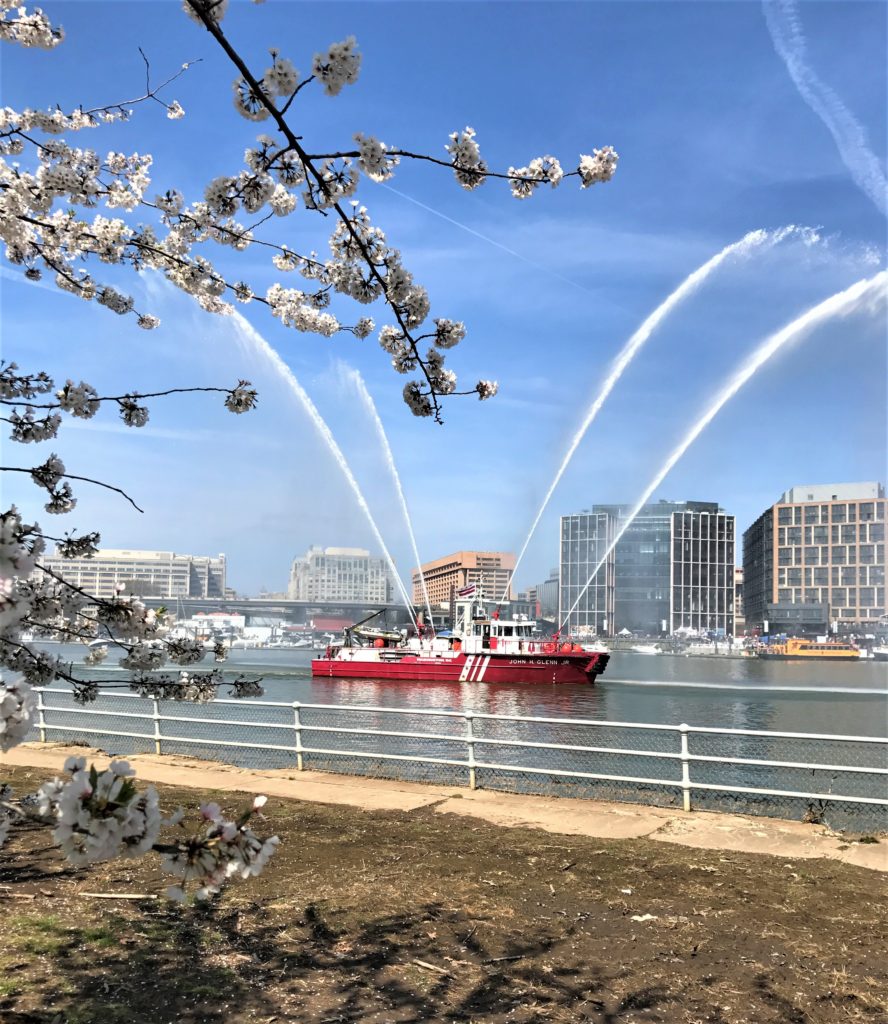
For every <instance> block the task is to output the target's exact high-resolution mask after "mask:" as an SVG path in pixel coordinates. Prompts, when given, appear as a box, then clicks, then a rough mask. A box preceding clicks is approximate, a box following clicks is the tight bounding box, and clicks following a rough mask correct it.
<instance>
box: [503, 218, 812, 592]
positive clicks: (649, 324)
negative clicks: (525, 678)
mask: <svg viewBox="0 0 888 1024" xmlns="http://www.w3.org/2000/svg"><path fill="white" fill-rule="evenodd" d="M796 234H798V235H801V236H802V237H806V238H810V239H811V240H816V239H817V236H816V234H815V233H814V232H812V231H811V229H810V228H797V227H795V226H794V225H790V226H789V227H785V228H780V229H778V230H777V231H762V230H759V231H750V232H749V233H748V234H746V235H744V236H743V238H741V239H740V240H739V241H737V242H733V243H732V244H731V245H728V246H725V248H724V249H722V251H721V252H719V253H716V255H715V256H713V257H712V258H711V259H709V260H707V261H706V262H705V263H704V264H703V265H702V266H700V267H698V268H697V269H696V270H695V271H694V272H693V273H692V274H689V275H688V276H687V277H686V278H685V279H684V281H682V283H681V284H680V285H679V286H678V287H677V288H676V289H675V291H674V292H672V294H671V295H669V296H668V297H667V298H666V299H664V301H663V302H661V303H660V305H659V306H657V308H656V309H655V310H654V311H653V313H651V315H650V316H649V317H648V318H647V319H646V320H645V321H644V323H643V324H642V325H641V326H640V327H639V328H638V330H637V331H636V332H635V333H634V334H633V335H632V337H631V338H630V339H629V340H628V341H627V342H626V344H625V345H624V346H623V348H622V350H621V351H620V354H619V355H618V356H617V358H616V359H615V360H614V364H613V366H612V368H611V371H610V373H609V374H608V376H607V378H606V379H605V381H604V383H603V384H602V385H601V390H600V391H599V392H598V394H597V395H596V396H595V399H594V401H593V402H592V404H591V405H590V406H589V409H588V410H587V412H586V415H585V417H584V419H583V422H582V423H581V424H580V427H579V429H578V430H577V432H576V433H575V434H574V436H573V439H572V440H571V442H570V444H569V445H568V447H567V451H566V452H565V453H564V458H563V459H562V460H561V465H560V466H559V467H558V470H557V472H556V473H555V476H554V478H553V479H552V483H551V484H550V485H549V489H548V491H546V495H545V497H544V498H543V501H542V504H541V505H540V508H539V511H538V512H537V514H536V517H535V518H534V521H533V522H532V523H531V526H530V530H529V531H528V534H527V537H526V538H525V540H524V544H522V546H521V551H520V552H519V553H518V558H517V559H516V560H515V568H514V569H513V570H512V578H513V579H514V577H515V574H516V573H517V572H518V566H519V565H520V563H521V559H522V558H523V557H524V554H525V552H526V551H527V546H528V545H529V544H530V541H531V538H532V537H533V535H534V533H535V532H536V528H537V526H539V523H540V519H542V517H543V512H545V510H546V506H547V505H548V504H549V501H550V500H551V498H552V495H553V494H554V493H555V488H556V487H557V486H558V484H559V483H560V481H561V478H562V476H564V471H565V470H566V469H567V467H568V466H569V465H570V461H571V459H572V458H573V457H574V453H575V452H576V450H577V448H578V447H579V445H580V442H581V441H582V440H583V438H584V437H585V436H586V431H587V430H588V429H589V427H590V426H591V425H592V422H593V420H594V419H595V417H596V416H597V415H598V413H599V412H600V411H601V407H602V406H603V405H604V403H605V401H606V400H607V396H608V395H609V394H610V393H611V391H613V389H614V386H615V385H616V383H617V381H618V380H619V379H620V377H621V376H622V375H623V371H624V370H625V369H626V367H627V366H628V365H629V364H630V363H631V362H632V360H633V359H634V358H635V355H636V353H637V352H638V350H639V349H640V348H641V347H642V345H644V343H645V342H646V341H647V340H648V338H649V337H650V336H651V335H652V334H653V333H654V331H655V330H656V329H657V328H658V327H659V326H660V324H661V323H662V322H663V321H664V320H665V319H666V317H667V316H668V315H669V314H670V313H671V312H672V310H673V309H675V307H676V306H677V305H678V304H679V303H680V302H682V301H683V300H684V299H686V298H688V296H690V295H692V294H693V293H694V292H695V291H696V290H697V288H699V287H700V285H701V284H703V282H704V281H705V280H706V278H707V277H709V275H710V274H711V273H712V272H713V271H714V270H715V269H716V268H717V267H718V266H720V265H721V264H722V263H724V261H725V260H726V259H728V258H729V257H731V256H745V255H746V254H747V253H749V252H751V251H752V250H753V249H754V248H757V247H758V248H761V247H767V248H771V247H773V246H775V245H777V243H778V242H782V241H783V239H784V238H786V237H787V236H789V235H796ZM507 592H508V591H506V593H507ZM506 593H504V594H503V596H502V597H501V598H500V603H502V601H503V600H504V599H505V596H506Z"/></svg>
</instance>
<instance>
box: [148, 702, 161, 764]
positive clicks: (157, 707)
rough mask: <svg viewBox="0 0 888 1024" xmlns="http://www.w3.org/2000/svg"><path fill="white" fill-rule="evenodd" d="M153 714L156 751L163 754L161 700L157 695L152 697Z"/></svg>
mask: <svg viewBox="0 0 888 1024" xmlns="http://www.w3.org/2000/svg"><path fill="white" fill-rule="evenodd" d="M151 704H152V708H153V710H152V714H151V717H152V718H153V719H154V753H155V754H162V753H163V750H162V749H161V746H160V702H159V701H158V699H157V697H152V698H151Z"/></svg>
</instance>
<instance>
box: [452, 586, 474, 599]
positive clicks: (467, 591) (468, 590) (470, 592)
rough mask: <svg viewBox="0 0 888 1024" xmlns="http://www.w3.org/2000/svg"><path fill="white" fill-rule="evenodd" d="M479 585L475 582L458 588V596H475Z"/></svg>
mask: <svg viewBox="0 0 888 1024" xmlns="http://www.w3.org/2000/svg"><path fill="white" fill-rule="evenodd" d="M477 589H478V588H477V586H476V585H475V584H474V583H470V584H469V585H468V586H467V587H463V588H462V589H461V590H457V592H456V596H457V597H474V596H475V591H476V590H477Z"/></svg>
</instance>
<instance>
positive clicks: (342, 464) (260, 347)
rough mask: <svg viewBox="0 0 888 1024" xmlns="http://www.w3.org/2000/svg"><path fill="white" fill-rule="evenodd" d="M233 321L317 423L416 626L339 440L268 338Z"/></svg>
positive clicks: (238, 317)
mask: <svg viewBox="0 0 888 1024" xmlns="http://www.w3.org/2000/svg"><path fill="white" fill-rule="evenodd" d="M232 319H233V322H234V324H235V325H236V327H237V330H238V333H239V335H240V337H241V338H243V339H244V341H246V343H247V344H248V345H249V346H250V348H251V349H252V350H253V351H254V352H256V353H258V354H259V355H261V356H262V357H263V358H264V359H265V360H266V361H267V362H268V363H270V364H271V365H272V366H273V367H274V370H275V372H276V373H277V375H278V376H279V377H280V378H281V380H283V381H284V383H285V384H286V385H287V387H288V388H289V389H290V391H292V392H293V394H294V395H295V396H296V398H297V399H298V400H299V403H300V404H301V405H302V408H303V409H305V411H306V412H307V413H308V415H309V418H310V419H311V421H312V423H313V424H314V427H315V429H316V430H317V432H318V433H319V434H320V435H321V438H322V439H323V441H324V443H325V444H326V445H327V447H328V448H329V449H330V454H331V455H332V456H333V458H334V459H335V460H336V464H337V465H338V466H339V468H340V469H341V470H342V474H343V476H344V477H345V479H346V480H347V482H348V485H349V487H350V488H351V490H352V493H353V494H354V496H355V499H356V500H357V502H358V505H359V506H360V509H361V511H362V512H363V513H364V516H365V518H366V520H367V522H368V524H369V525H370V529H371V530H372V531H373V536H374V538H375V539H376V543H377V544H378V545H379V547H380V549H381V550H382V553H383V555H384V556H385V560H386V561H387V562H388V565H389V568H390V569H391V572H392V577H393V579H394V581H395V583H396V584H397V587H398V590H399V592H400V594H401V597H403V599H404V603H405V604H406V605H407V611H408V613H409V614H410V618H411V619H412V620H413V623H414V625H415V624H416V618H415V616H414V614H413V602H412V601H411V599H410V596H409V594H408V593H407V591H406V590H405V588H404V584H403V582H402V581H401V577H400V575H399V574H398V569H397V566H396V565H395V561H394V559H393V558H392V556H391V553H390V552H389V549H388V548H387V547H386V544H385V541H384V540H383V539H382V534H381V533H380V532H379V527H378V526H377V525H376V520H375V519H374V518H373V513H372V512H371V511H370V506H369V505H368V504H367V501H366V499H365V498H364V494H363V492H362V491H361V488H360V487H359V485H358V481H357V480H356V479H355V475H354V473H352V471H351V466H349V464H348V460H347V459H346V457H345V455H344V454H343V452H342V449H341V448H340V447H339V445H338V444H337V443H336V439H335V438H334V437H333V434H332V432H331V431H330V428H329V427H328V426H327V422H326V420H325V419H324V417H323V416H321V414H320V413H319V412H318V410H317V407H316V406H315V404H314V402H313V401H312V400H311V399H310V398H309V397H308V393H307V392H306V390H305V389H304V388H303V387H302V385H301V384H300V383H299V381H298V380H297V379H296V376H295V374H294V373H293V371H292V370H291V369H290V367H289V366H287V364H286V363H285V362H284V361H283V359H281V357H280V355H279V354H278V353H277V352H276V351H275V349H273V348H272V347H271V345H269V344H268V342H267V341H266V340H265V338H263V337H262V335H261V334H260V333H259V332H258V331H257V330H256V328H255V327H253V325H252V324H251V323H250V322H249V320H246V319H245V318H244V317H243V316H241V314H240V313H235V314H234V315H233V318H232Z"/></svg>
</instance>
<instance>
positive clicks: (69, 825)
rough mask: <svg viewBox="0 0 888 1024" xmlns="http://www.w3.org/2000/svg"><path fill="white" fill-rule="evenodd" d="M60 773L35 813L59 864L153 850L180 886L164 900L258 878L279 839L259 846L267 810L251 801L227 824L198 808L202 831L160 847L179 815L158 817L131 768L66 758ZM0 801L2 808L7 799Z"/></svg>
mask: <svg viewBox="0 0 888 1024" xmlns="http://www.w3.org/2000/svg"><path fill="white" fill-rule="evenodd" d="M0 693H2V691H0ZM2 707H3V698H2V697H0V708H2ZM0 721H2V719H0ZM0 736H2V733H0ZM64 774H65V777H64V778H55V779H53V780H52V781H51V782H47V783H45V784H44V785H43V786H41V787H40V789H39V790H38V792H37V794H36V800H35V801H34V805H35V808H34V809H35V811H36V814H37V815H39V816H40V817H41V818H42V819H43V820H44V821H49V822H50V823H51V824H52V825H53V828H52V836H53V839H54V840H55V842H56V843H57V844H58V846H59V847H60V848H61V851H62V853H63V854H64V856H65V858H66V859H67V860H68V861H69V862H70V863H72V864H74V865H76V866H78V867H81V866H84V865H87V864H93V863H96V862H99V861H108V860H113V859H115V858H117V857H122V858H134V857H141V856H143V855H144V854H146V853H149V852H150V851H155V852H157V853H159V854H160V856H161V870H163V871H164V872H166V873H167V874H169V875H172V876H173V877H174V878H176V879H177V880H178V881H177V884H175V885H173V886H170V888H169V889H168V890H167V895H168V896H169V898H170V899H173V900H176V901H180V902H181V901H182V900H184V899H185V897H186V888H187V887H188V886H189V885H191V884H194V885H196V886H197V889H196V891H195V893H194V896H195V898H196V899H207V898H208V897H209V896H210V895H212V894H214V893H217V892H219V890H220V889H221V887H222V885H224V884H225V882H226V881H228V880H229V879H231V878H235V877H239V878H250V877H254V876H256V875H259V874H261V873H262V871H263V870H264V868H265V866H266V865H267V864H268V861H269V860H270V858H271V857H272V855H273V854H274V852H275V850H276V848H277V846H278V837H277V836H271V837H270V838H268V839H261V838H260V837H259V836H258V835H257V834H256V833H255V832H254V831H253V829H252V828H251V827H250V821H251V819H252V818H253V816H254V815H255V814H257V813H258V812H260V810H261V808H262V807H263V806H264V805H265V803H266V798H265V797H264V796H257V797H256V798H255V799H254V800H253V803H252V806H251V807H250V808H249V809H248V810H246V811H245V812H244V813H243V814H241V815H240V816H239V817H238V818H236V819H235V820H228V819H226V818H225V817H224V815H223V814H222V811H221V809H220V807H219V805H218V804H215V803H209V804H203V805H202V806H201V808H200V813H201V818H202V819H203V822H204V823H205V824H204V825H203V827H202V830H201V831H200V832H198V833H197V834H196V835H193V836H189V837H187V838H183V839H176V840H175V841H173V842H166V843H161V842H159V839H160V832H161V828H162V826H164V825H167V826H180V825H181V824H182V822H183V819H184V816H185V815H184V811H183V810H182V809H181V808H179V809H178V810H177V811H176V812H175V813H174V814H172V815H170V816H169V817H167V818H163V817H162V815H161V811H160V803H159V799H158V795H157V790H156V789H155V788H154V787H153V786H148V787H147V788H146V789H145V790H143V791H140V790H139V789H137V787H136V784H135V771H134V770H133V768H132V767H131V766H130V764H129V762H127V761H111V762H110V764H109V765H108V767H107V768H106V769H105V770H104V771H99V770H98V769H97V768H96V766H95V765H90V766H89V767H87V764H86V760H85V759H84V758H82V757H69V758H68V759H67V760H66V761H65V765H64ZM0 795H2V797H3V798H4V803H5V804H6V803H7V802H8V797H9V796H10V794H9V792H8V791H4V792H3V793H2V794H0ZM10 806H12V805H10ZM13 809H14V810H15V811H16V813H15V816H14V817H15V818H22V819H24V818H26V817H28V816H29V815H28V813H27V812H26V810H25V809H24V806H23V805H20V808H13ZM260 816H261V815H260ZM13 820H14V818H13V815H11V814H7V813H5V811H4V813H2V814H0V845H2V844H3V841H4V839H5V838H6V836H7V834H8V832H9V829H10V826H11V824H12V822H13Z"/></svg>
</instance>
